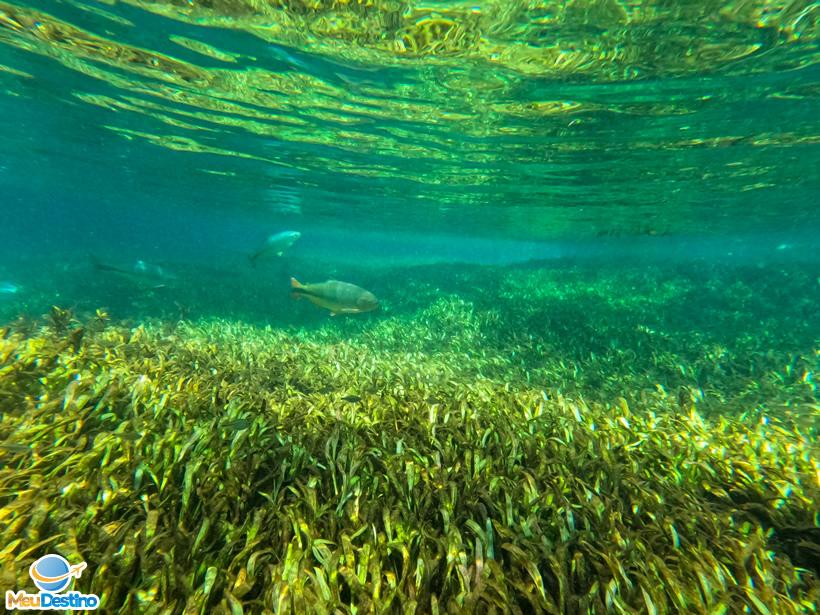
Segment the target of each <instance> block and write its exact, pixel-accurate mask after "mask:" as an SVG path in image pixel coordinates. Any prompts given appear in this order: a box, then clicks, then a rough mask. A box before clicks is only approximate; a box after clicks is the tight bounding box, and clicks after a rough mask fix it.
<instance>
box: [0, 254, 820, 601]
mask: <svg viewBox="0 0 820 615" xmlns="http://www.w3.org/2000/svg"><path fill="white" fill-rule="evenodd" d="M710 273H711V274H712V276H711V277H710V279H711V280H712V282H711V283H709V284H707V283H705V282H702V281H700V280H698V277H697V275H696V274H693V275H691V276H689V277H686V276H684V275H681V274H679V275H677V276H672V275H667V277H662V276H661V275H660V274H657V273H653V272H652V271H651V270H647V271H645V272H643V273H641V274H640V275H639V274H637V273H632V274H630V273H628V272H625V271H621V272H620V273H613V272H606V271H598V272H595V271H584V270H580V269H577V268H575V269H573V268H568V269H566V270H552V271H544V270H541V269H534V270H527V269H526V268H519V269H513V268H497V269H492V268H488V269H486V270H484V271H483V272H482V274H481V275H482V276H483V277H481V279H482V280H483V285H482V286H479V287H477V285H476V281H477V280H478V279H479V274H478V273H476V272H475V271H472V270H470V269H469V268H465V269H462V270H460V269H458V268H450V269H449V270H448V271H447V272H446V273H445V272H443V271H441V270H439V273H438V275H440V276H441V278H440V279H437V278H436V277H435V274H434V273H433V272H430V271H427V272H426V276H422V275H416V277H413V276H411V275H407V274H406V272H405V275H404V276H402V277H401V278H399V277H398V276H397V274H396V272H384V273H381V274H376V273H371V274H370V277H366V276H365V274H364V273H363V272H362V273H361V275H359V276H357V279H359V280H361V281H362V282H363V283H366V284H367V286H368V287H369V288H374V289H379V292H380V298H381V297H382V296H384V306H383V307H384V309H383V313H381V314H379V315H376V314H371V315H359V316H355V317H346V318H345V317H341V316H340V317H337V318H333V319H330V318H328V317H326V316H324V317H321V316H320V315H318V314H317V313H316V312H314V311H312V310H310V309H308V308H306V311H305V312H304V314H309V315H310V317H307V319H303V320H302V321H301V322H300V323H299V324H298V325H297V324H295V321H291V322H288V321H285V322H283V323H277V326H276V327H275V328H274V327H273V326H271V324H270V322H272V321H273V320H275V318H274V317H269V324H268V325H264V324H263V323H257V324H252V323H243V322H241V321H240V320H239V319H237V318H226V317H224V316H223V317H216V316H213V315H211V316H206V315H196V316H194V317H192V318H188V319H186V320H182V321H179V322H177V323H176V324H174V323H172V322H170V321H169V320H168V319H165V320H158V319H156V318H142V319H140V322H139V323H137V322H133V323H123V322H121V321H119V320H114V319H112V317H111V316H110V315H109V313H108V312H106V311H105V310H102V309H99V310H97V311H96V313H93V312H91V313H88V314H85V313H81V311H78V312H76V313H75V312H73V311H71V310H68V309H65V308H58V307H55V308H53V309H51V310H50V312H49V313H48V314H47V315H45V316H44V317H43V318H39V319H31V318H28V317H21V318H18V319H16V320H12V319H10V318H9V319H7V322H8V323H9V324H8V325H7V326H5V327H4V328H2V329H0V519H1V520H2V524H0V527H2V543H0V544H2V545H3V547H2V549H0V562H1V565H2V571H1V572H0V575H2V577H0V579H1V580H2V583H3V585H4V586H8V587H24V586H26V585H27V583H28V579H27V576H26V575H27V569H28V566H29V565H30V563H31V561H33V560H34V559H35V558H36V557H37V556H38V555H40V554H41V552H45V551H49V552H57V553H60V554H61V555H63V556H65V557H66V558H68V559H69V560H72V561H73V560H79V559H81V560H83V561H86V562H87V563H88V569H87V571H86V573H84V575H83V576H82V578H81V579H79V580H78V581H77V584H76V588H77V589H80V590H82V591H85V592H94V593H97V594H99V595H100V597H101V598H102V600H103V609H104V611H105V612H112V613H307V612H310V613H336V612H340V613H353V612H377V613H412V612H417V613H456V612H475V611H479V610H480V611H488V612H495V613H502V612H504V613H506V612H511V613H556V614H558V613H568V614H569V613H595V614H598V613H684V612H685V613H772V614H780V613H813V612H815V608H816V607H815V605H816V602H817V599H818V589H820V586H818V580H817V579H818V577H817V575H818V561H819V560H818V555H820V537H818V532H819V531H820V530H818V521H819V517H820V510H819V509H818V495H820V468H818V462H817V459H818V445H817V438H816V435H817V419H818V405H817V399H816V385H815V382H814V374H815V373H816V367H817V350H816V339H815V338H814V337H813V335H814V334H816V330H815V331H812V324H811V323H812V322H815V323H816V319H815V320H814V321H812V320H811V317H812V316H813V315H815V314H814V312H812V310H815V311H816V303H815V304H813V298H814V293H816V292H817V291H816V287H814V286H813V285H814V284H816V280H815V279H814V278H813V277H811V276H810V275H809V274H808V273H807V272H804V271H801V270H799V269H798V270H793V271H780V272H774V271H767V272H765V273H766V275H762V274H761V272H759V271H758V272H750V273H749V274H748V275H746V276H744V275H742V272H741V271H738V270H735V271H734V272H733V273H732V274H731V275H730V274H728V273H727V274H726V277H724V278H721V276H720V275H715V272H714V271H711V272H710ZM311 275H312V274H311ZM389 279H392V280H396V279H401V280H402V284H401V285H400V287H398V288H397V287H396V285H395V284H394V285H393V286H392V287H390V285H388V284H387V282H386V281H387V280H389ZM730 279H733V280H734V282H733V283H732V282H729V280H730ZM445 280H449V287H447V286H444V285H443V284H440V282H444V281H445ZM197 286H198V287H206V286H207V285H205V284H198V285H197ZM381 289H385V292H384V293H382V292H381ZM388 289H389V291H388ZM470 289H473V290H472V293H471V292H470ZM650 289H653V290H651V291H650ZM183 290H184V289H183ZM461 291H463V295H461V296H460V295H459V294H456V293H457V292H461ZM223 292H225V293H230V292H231V289H224V291H223ZM283 294H286V293H283ZM694 295H696V296H698V297H699V303H698V304H695V303H694V302H692V301H688V302H687V301H686V298H687V297H691V296H694ZM214 301H215V303H216V302H217V299H216V298H215V299H214ZM288 301H289V300H288V299H287V297H286V296H285V297H283V301H282V305H283V306H290V309H291V310H293V309H294V306H295V305H296V304H291V303H289V302H288ZM159 303H161V300H160V299H159V298H158V299H157V304H159ZM267 305H269V306H270V305H273V306H274V307H275V305H278V304H267ZM676 305H677V306H679V309H677V310H675V309H673V307H674V306H676ZM812 305H814V307H813V308H812ZM282 309H284V307H283V308H282ZM544 310H547V311H548V314H545V313H544ZM78 314H80V315H78ZM273 314H278V313H277V312H275V311H274V312H273ZM616 317H617V318H616ZM309 318H315V320H309ZM270 319H273V320H270ZM633 321H634V323H635V326H632V325H633ZM707 321H708V322H711V323H712V327H711V328H710V327H706V326H705V325H704V323H705V322H707ZM638 324H642V327H643V328H640V327H638V326H637V325H638ZM582 325H584V326H582ZM692 331H700V332H701V333H700V337H698V338H697V339H694V340H692V339H689V338H690V337H691V335H693V334H692ZM687 332H688V333H687ZM632 355H634V357H633V356H632ZM628 356H629V357H632V359H631V361H626V360H625V359H626V357H628Z"/></svg>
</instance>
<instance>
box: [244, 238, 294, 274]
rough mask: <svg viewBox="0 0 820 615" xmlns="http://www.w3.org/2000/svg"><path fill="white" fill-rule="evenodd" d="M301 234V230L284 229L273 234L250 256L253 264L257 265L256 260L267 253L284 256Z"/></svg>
mask: <svg viewBox="0 0 820 615" xmlns="http://www.w3.org/2000/svg"><path fill="white" fill-rule="evenodd" d="M301 236H302V233H300V232H299V231H282V232H281V233H276V234H275V235H271V236H269V237H268V238H267V239H266V240H265V243H264V244H262V247H261V248H259V249H258V250H257V251H256V252H254V253H253V254H251V255H250V256H249V257H248V258H250V260H251V264H252V265H253V266H254V267H255V266H256V261H257V260H258V259H259V258H260V257H261V256H264V255H265V254H276V256H282V255H283V254H284V253H285V250H287V249H288V248H290V247H291V246H292V245H293V244H294V243H296V241H297V240H298V239H299V238H300V237H301Z"/></svg>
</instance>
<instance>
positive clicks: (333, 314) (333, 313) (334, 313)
mask: <svg viewBox="0 0 820 615" xmlns="http://www.w3.org/2000/svg"><path fill="white" fill-rule="evenodd" d="M336 314H338V312H331V313H330V315H331V316H336Z"/></svg>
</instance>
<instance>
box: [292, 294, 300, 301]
mask: <svg viewBox="0 0 820 615" xmlns="http://www.w3.org/2000/svg"><path fill="white" fill-rule="evenodd" d="M290 298H291V299H296V300H297V301H298V300H299V299H301V298H302V293H291V294H290Z"/></svg>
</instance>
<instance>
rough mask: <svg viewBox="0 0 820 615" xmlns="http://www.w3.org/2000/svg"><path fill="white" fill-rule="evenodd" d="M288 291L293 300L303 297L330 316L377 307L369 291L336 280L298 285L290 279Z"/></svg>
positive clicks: (294, 279)
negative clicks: (327, 311) (326, 310)
mask: <svg viewBox="0 0 820 615" xmlns="http://www.w3.org/2000/svg"><path fill="white" fill-rule="evenodd" d="M290 290H291V293H290V296H291V297H293V298H294V299H301V298H302V297H304V298H305V299H307V300H308V301H310V302H311V303H312V304H314V305H318V306H319V307H323V308H325V309H328V310H330V315H331V316H335V315H336V314H360V313H362V312H372V311H373V310H375V309H376V308H378V307H379V300H378V299H376V296H375V295H374V294H373V293H371V292H370V291H368V290H365V289H364V288H361V287H359V286H356V285H355V284H348V283H347V282H339V281H338V280H328V281H327V282H321V283H320V284H300V283H299V282H298V281H297V280H296V278H291V279H290Z"/></svg>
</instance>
